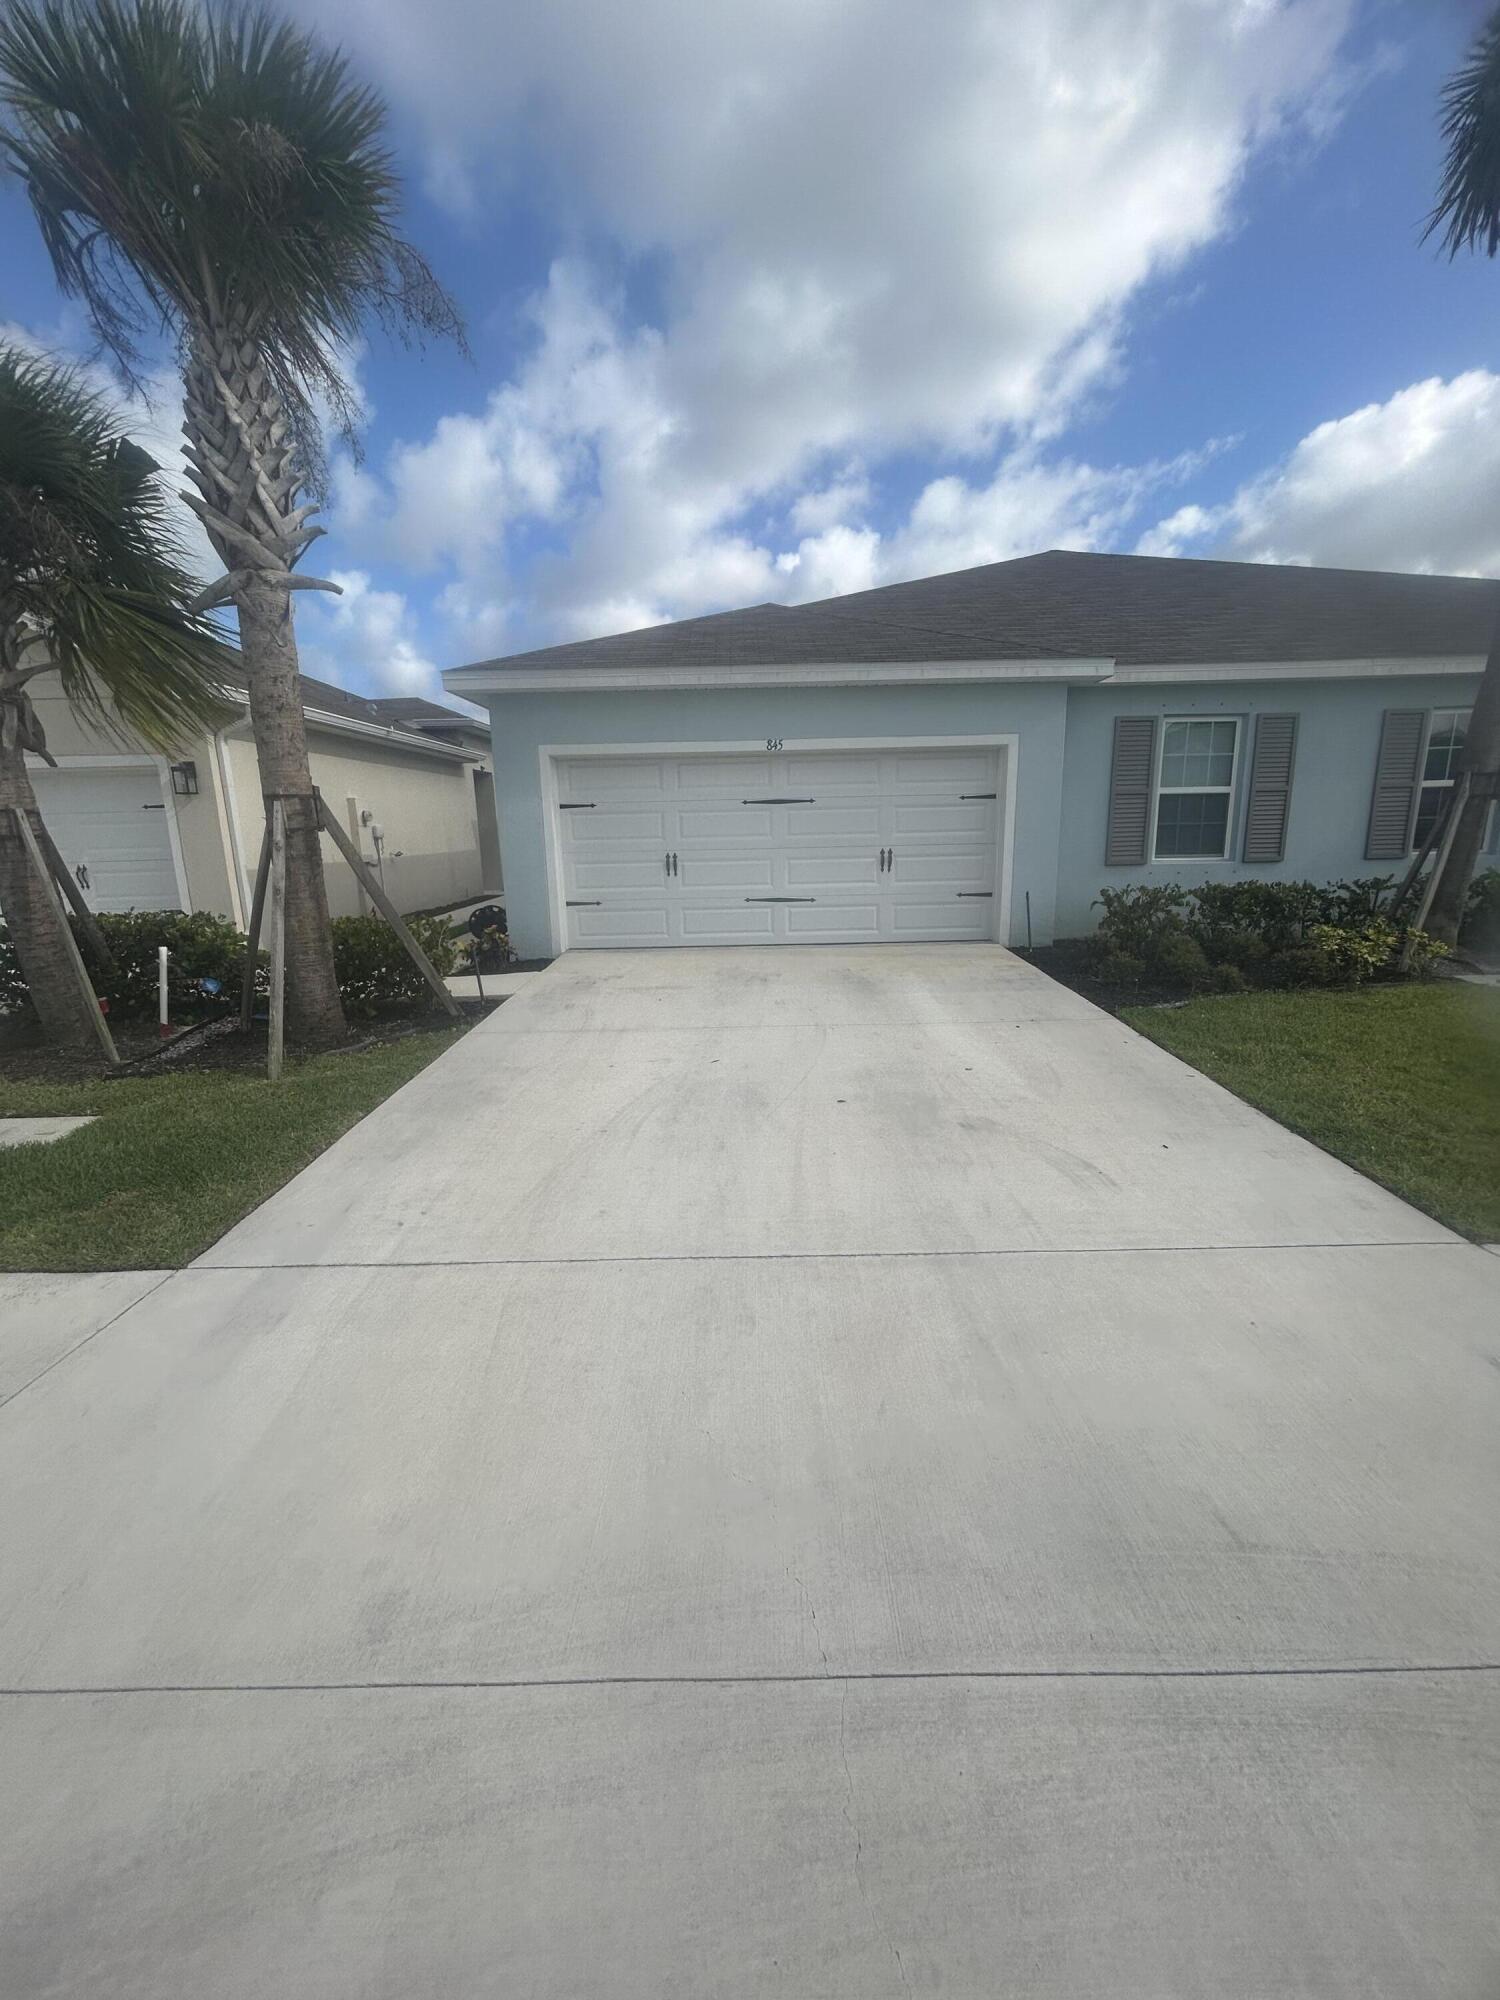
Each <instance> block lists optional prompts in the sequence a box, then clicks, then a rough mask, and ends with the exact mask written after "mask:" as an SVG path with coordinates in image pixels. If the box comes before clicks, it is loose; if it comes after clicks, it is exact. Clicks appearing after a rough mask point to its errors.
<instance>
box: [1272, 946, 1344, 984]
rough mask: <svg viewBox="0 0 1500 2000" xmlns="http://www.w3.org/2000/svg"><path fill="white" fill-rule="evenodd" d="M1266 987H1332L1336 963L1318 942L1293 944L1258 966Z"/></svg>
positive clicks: (1334, 979)
mask: <svg viewBox="0 0 1500 2000" xmlns="http://www.w3.org/2000/svg"><path fill="white" fill-rule="evenodd" d="M1262 972H1263V977H1264V979H1265V983H1266V984H1267V985H1268V986H1332V985H1333V984H1334V982H1335V981H1336V980H1337V978H1338V976H1339V969H1338V966H1337V965H1336V964H1335V962H1334V960H1333V958H1332V957H1331V956H1330V954H1329V953H1328V952H1326V951H1325V950H1324V949H1323V948H1322V946H1321V945H1316V944H1294V945H1292V946H1291V947H1290V948H1289V949H1288V950H1286V951H1277V952H1273V953H1272V954H1271V956H1270V957H1269V958H1268V959H1267V960H1266V961H1265V964H1264V966H1263V968H1262Z"/></svg>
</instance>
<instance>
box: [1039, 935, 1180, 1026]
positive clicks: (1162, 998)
mask: <svg viewBox="0 0 1500 2000" xmlns="http://www.w3.org/2000/svg"><path fill="white" fill-rule="evenodd" d="M1013 949H1014V947H1013ZM1016 957H1017V958H1024V959H1025V960H1026V963H1027V964H1028V965H1034V966H1035V967H1036V969H1037V971H1038V972H1045V973H1046V974H1047V976H1048V978H1049V979H1055V980H1056V981H1057V983H1058V985H1059V986H1066V987H1067V988H1068V989H1069V991H1070V992H1073V993H1076V994H1077V995H1078V997H1079V998H1080V999H1081V1000H1090V1001H1092V1002H1093V1004H1094V1005H1095V1006H1096V1007H1102V1008H1103V1010H1104V1012H1105V1013H1106V1014H1118V1013H1119V1012H1120V1010H1121V1009H1122V1008H1123V1007H1181V1006H1183V1005H1184V1004H1185V1003H1186V1002H1187V1001H1188V1000H1190V999H1191V998H1192V997H1193V996H1192V995H1191V994H1190V993H1189V992H1188V990H1187V988H1186V987H1183V986H1145V985H1142V986H1112V985H1111V984H1110V983H1109V981H1108V980H1106V979H1095V978H1093V977H1092V976H1091V975H1090V974H1089V973H1088V972H1086V971H1085V970H1084V954H1083V947H1082V941H1081V940H1073V939H1064V940H1063V942H1062V943H1060V944H1039V945H1034V946H1033V947H1032V948H1031V950H1030V951H1025V950H1019V949H1017V950H1016Z"/></svg>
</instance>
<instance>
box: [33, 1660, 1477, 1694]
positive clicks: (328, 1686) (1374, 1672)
mask: <svg viewBox="0 0 1500 2000" xmlns="http://www.w3.org/2000/svg"><path fill="white" fill-rule="evenodd" d="M1439 1674H1500V1660H1449V1661H1442V1662H1437V1663H1421V1662H1418V1663H1415V1664H1414V1663H1411V1662H1398V1663H1393V1664H1386V1665H1374V1666H1372V1665H1363V1666H1359V1665H1356V1666H1325V1667H929V1668H924V1669H913V1671H911V1672H910V1673H905V1672H902V1671H900V1670H898V1669H891V1670H889V1671H881V1670H873V1671H871V1670H866V1671H860V1672H852V1673H840V1672H838V1671H837V1670H836V1669H829V1670H821V1669H820V1670H819V1672H817V1673H802V1674H559V1675H555V1676H552V1677H550V1678H540V1679H530V1680H528V1679H512V1680H483V1679H479V1680H417V1681H159V1682H120V1683H116V1684H114V1685H111V1684H108V1683H101V1684H99V1685H98V1686H88V1685H84V1684H80V1685H78V1686H76V1687H0V1700H10V1699H14V1700H32V1701H37V1700H68V1699H78V1698H85V1699H93V1698H96V1697H99V1696H110V1697H113V1696H116V1695H159V1694H424V1693H425V1694H464V1693H472V1694H486V1693H507V1692H516V1693H525V1692H529V1691H541V1690H543V1689H546V1688H630V1687H727V1688H735V1687H844V1688H847V1687H852V1686H855V1685H870V1686H880V1685H882V1684H893V1685H905V1684H909V1683H919V1682H923V1681H1297V1680H1368V1679H1378V1678H1380V1677H1381V1676H1397V1675H1399V1676H1403V1677H1405V1678H1408V1679H1411V1678H1430V1677H1432V1676H1436V1675H1439Z"/></svg>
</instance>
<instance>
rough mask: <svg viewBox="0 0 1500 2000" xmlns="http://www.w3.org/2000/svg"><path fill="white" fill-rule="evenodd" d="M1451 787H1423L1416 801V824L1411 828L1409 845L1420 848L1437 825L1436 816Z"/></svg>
mask: <svg viewBox="0 0 1500 2000" xmlns="http://www.w3.org/2000/svg"><path fill="white" fill-rule="evenodd" d="M1450 789H1451V787H1450V786H1448V785H1424V786H1423V787H1422V791H1421V795H1420V797H1419V798H1418V800H1417V822H1416V825H1415V826H1414V827H1413V828H1412V832H1411V844H1412V846H1413V847H1414V848H1417V847H1420V846H1421V845H1422V842H1423V841H1424V840H1425V839H1426V838H1427V836H1428V834H1429V833H1431V831H1432V829H1433V827H1434V826H1436V824H1437V816H1438V814H1439V813H1440V812H1441V811H1442V809H1443V802H1444V800H1445V799H1446V798H1447V796H1448V793H1449V791H1450Z"/></svg>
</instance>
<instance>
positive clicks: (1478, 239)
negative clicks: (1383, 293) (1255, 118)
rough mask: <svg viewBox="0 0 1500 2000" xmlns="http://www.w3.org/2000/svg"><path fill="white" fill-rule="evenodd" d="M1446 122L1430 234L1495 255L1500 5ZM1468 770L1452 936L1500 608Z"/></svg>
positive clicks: (1484, 798) (1488, 776) (1447, 887)
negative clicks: (1445, 144)
mask: <svg viewBox="0 0 1500 2000" xmlns="http://www.w3.org/2000/svg"><path fill="white" fill-rule="evenodd" d="M1442 130H1443V137H1444V138H1445V139H1446V141H1447V143H1448V151H1447V155H1446V157H1445V159H1444V162H1443V178H1442V184H1441V186H1440V187H1439V189H1438V199H1437V206H1436V208H1435V209H1434V210H1433V212H1432V214H1431V216H1430V217H1429V218H1428V222H1427V229H1426V234H1427V235H1429V236H1430V235H1432V234H1433V232H1434V231H1440V232H1441V242H1442V244H1443V247H1444V249H1445V250H1446V251H1447V252H1448V255H1449V257H1450V258H1452V257H1456V256H1457V255H1458V253H1459V251H1460V250H1476V249H1482V250H1483V251H1484V253H1485V255H1486V256H1488V257H1493V256H1494V255H1495V253H1496V251H1497V250H1500V7H1497V8H1496V9H1495V10H1494V11H1493V12H1492V13H1491V15H1490V17H1489V19H1488V20H1487V21H1486V23H1485V25H1484V27H1483V28H1482V29H1481V30H1480V32H1479V34H1478V36H1477V37H1476V38H1475V41H1474V43H1473V46H1472V47H1471V48H1470V50H1469V54H1468V59H1467V60H1466V62H1465V63H1464V66H1463V68H1462V69H1460V70H1458V71H1457V72H1456V73H1455V74H1454V75H1453V76H1452V77H1451V78H1450V79H1449V82H1448V85H1447V87H1446V89H1445V90H1444V92H1443V121H1442ZM1462 773H1467V774H1468V790H1467V796H1466V798H1465V799H1464V803H1463V805H1462V806H1461V807H1460V809H1459V814H1458V823H1457V826H1456V828H1455V829H1454V832H1453V839H1452V841H1451V843H1450V845H1449V848H1448V854H1447V858H1446V860H1445V861H1443V862H1442V864H1441V867H1440V872H1439V875H1438V880H1437V883H1436V886H1435V889H1434V892H1433V898H1432V904H1431V908H1430V909H1429V911H1428V916H1427V928H1428V930H1430V931H1431V932H1432V933H1433V934H1434V936H1436V937H1440V938H1442V939H1444V940H1445V941H1446V942H1447V943H1449V944H1453V943H1455V942H1456V941H1457V938H1458V932H1459V926H1460V925H1461V924H1462V922H1463V918H1464V906H1465V904H1466V903H1467V901H1468V895H1469V884H1470V882H1471V881H1472V880H1473V878H1474V870H1475V867H1476V866H1477V865H1478V861H1479V850H1480V847H1481V845H1482V844H1483V841H1484V829H1485V824H1486V821H1487V820H1488V817H1489V813H1490V807H1491V801H1492V800H1493V799H1494V797H1495V782H1496V774H1497V773H1500V615H1497V618H1496V623H1495V630H1494V633H1493V635H1492V637H1491V639H1490V650H1489V657H1488V658H1487V659H1486V661H1485V665H1484V677H1483V679H1482V680H1481V681H1480V683H1479V693H1478V694H1477V695H1476V696H1475V699H1474V711H1473V713H1472V715H1471V716H1470V717H1469V730H1468V736H1467V738H1466V739H1465V742H1464V748H1463V759H1462V767H1461V776H1462Z"/></svg>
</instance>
